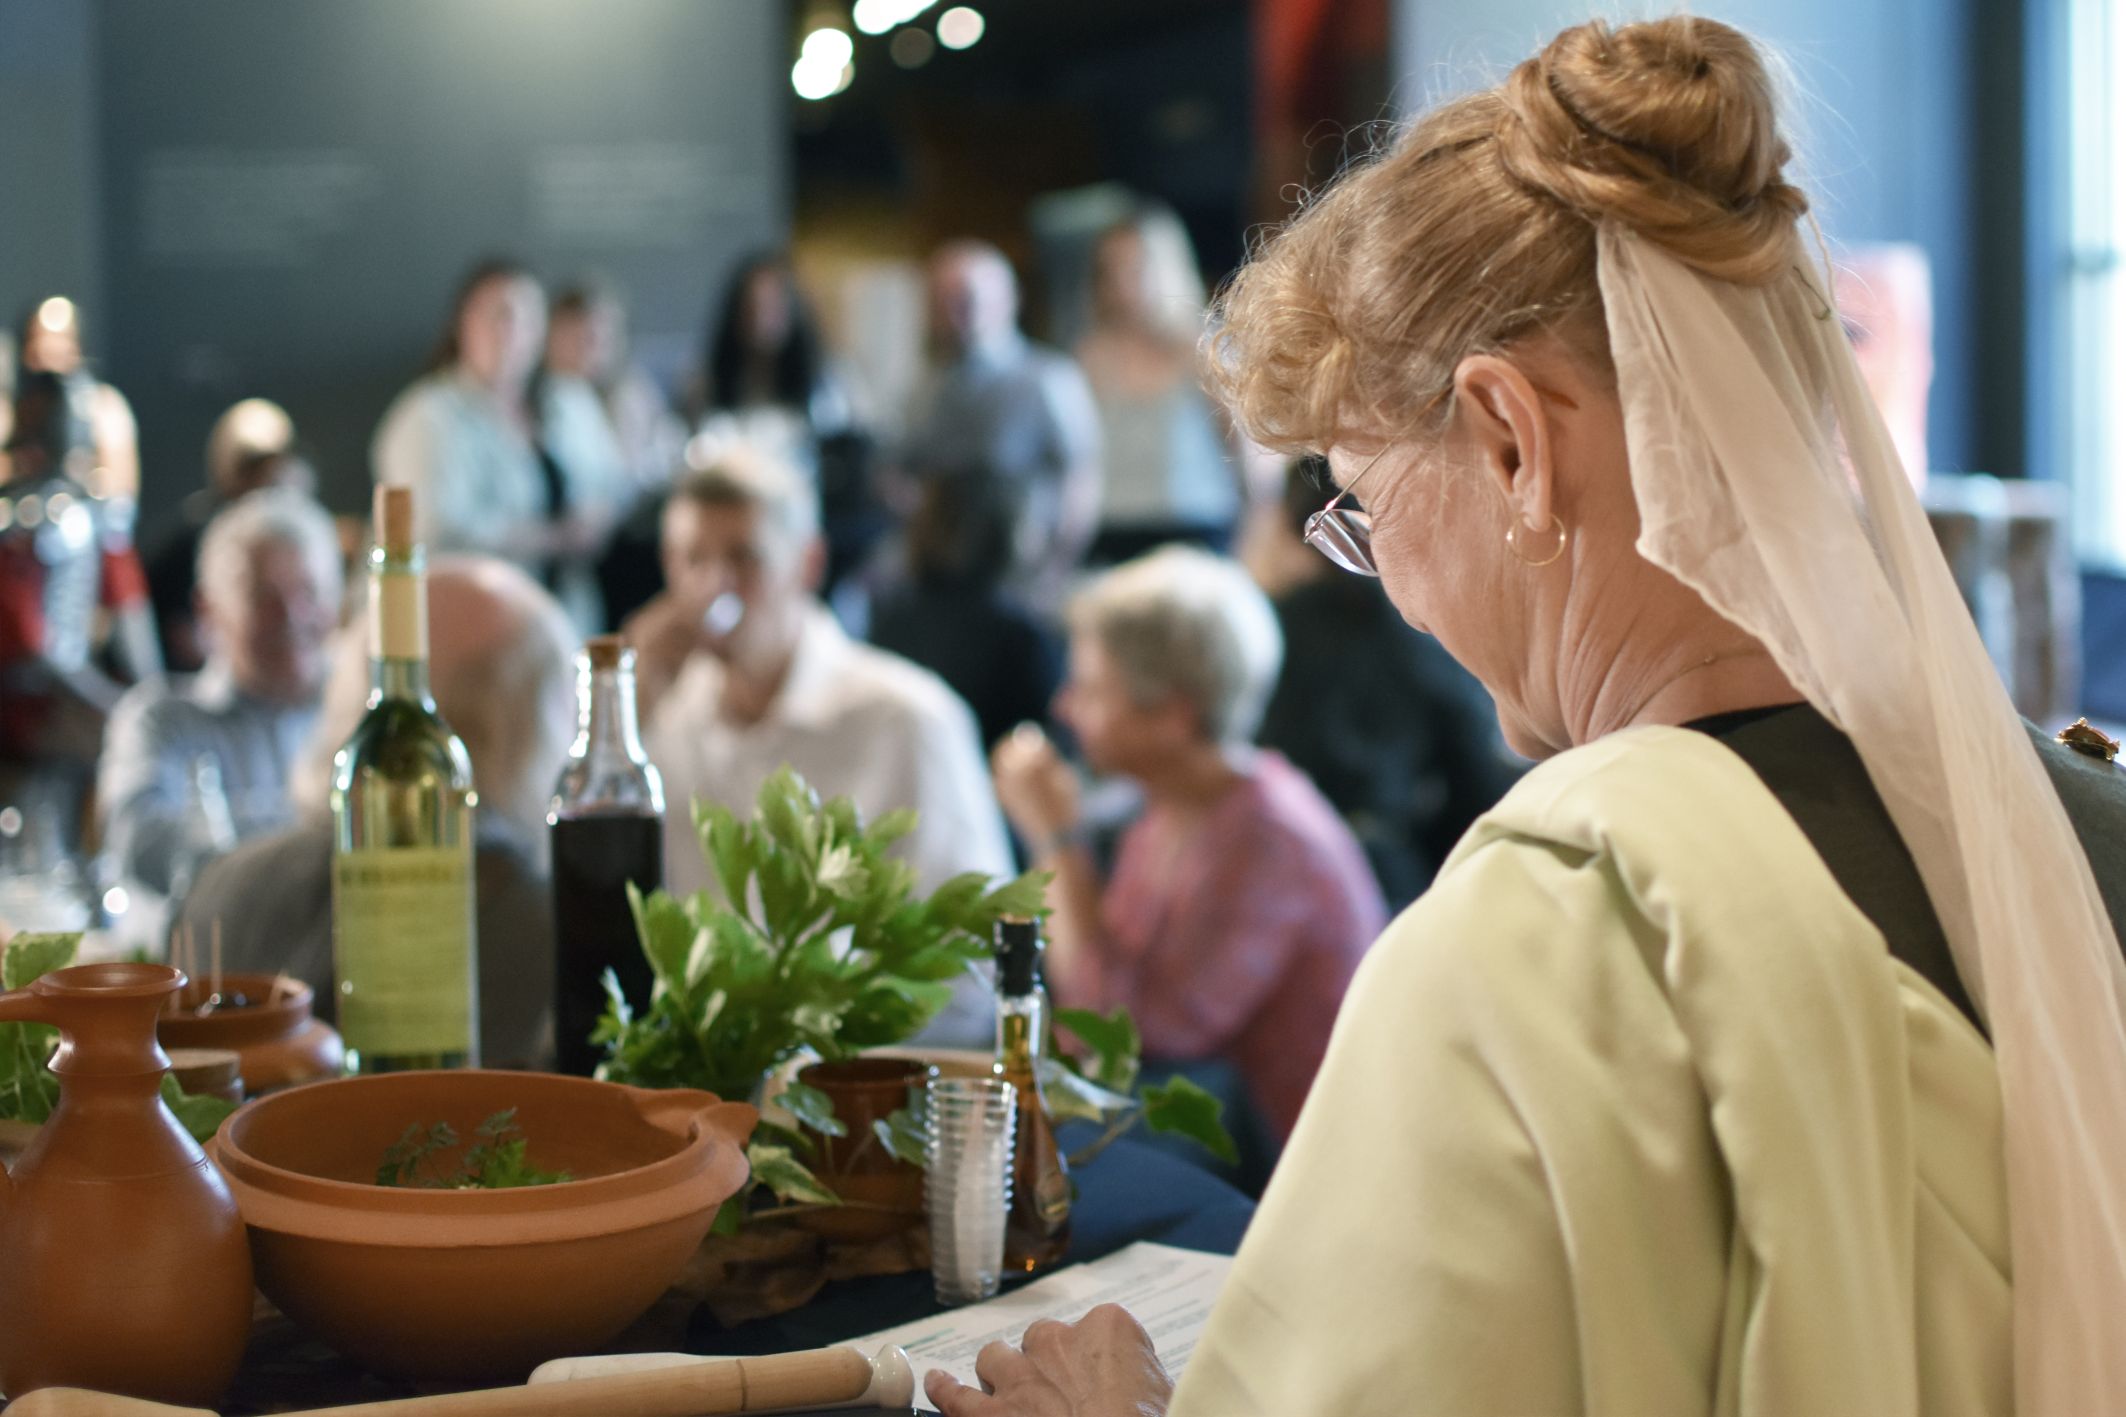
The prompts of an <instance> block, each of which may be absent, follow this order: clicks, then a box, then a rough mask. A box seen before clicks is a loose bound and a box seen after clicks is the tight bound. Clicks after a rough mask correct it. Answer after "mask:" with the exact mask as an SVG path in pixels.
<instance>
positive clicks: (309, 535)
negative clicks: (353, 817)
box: [96, 487, 341, 896]
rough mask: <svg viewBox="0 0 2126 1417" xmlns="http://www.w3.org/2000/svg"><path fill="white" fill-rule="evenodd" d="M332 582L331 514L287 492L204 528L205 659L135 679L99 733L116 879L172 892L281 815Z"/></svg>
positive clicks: (322, 647)
mask: <svg viewBox="0 0 2126 1417" xmlns="http://www.w3.org/2000/svg"><path fill="white" fill-rule="evenodd" d="M340 590H341V565H340V549H339V540H338V537H337V536H336V534H335V533H334V531H333V527H332V519H331V518H330V517H329V516H327V515H326V514H325V511H324V509H323V508H321V507H319V506H318V505H317V504H316V503H315V502H313V501H311V500H310V498H309V497H308V496H306V495H305V494H303V493H301V492H299V491H296V490H295V489H293V488H288V487H277V488H267V489H264V490H261V491H257V492H253V493H251V494H250V495H248V496H245V497H243V498H241V499H239V500H237V501H235V502H233V503H231V504H230V505H229V506H228V507H227V508H226V509H225V510H223V511H222V512H221V513H220V515H218V516H216V517H215V518H214V520H213V522H212V523H211V524H210V525H209V526H208V527H207V529H206V535H205V536H204V538H202V540H201V542H200V547H199V610H200V621H201V628H202V630H203V632H204V634H203V640H204V644H205V648H206V667H205V668H204V669H202V670H201V671H200V672H199V673H198V674H196V675H191V676H189V677H183V678H156V679H152V680H149V681H147V682H145V683H142V684H136V685H134V686H133V687H132V688H131V689H129V690H127V691H126V694H125V697H123V698H121V699H120V700H119V701H118V706H117V707H116V708H115V709H114V710H112V713H111V720H110V724H109V727H108V729H107V731H106V733H105V736H104V747H103V759H102V762H101V763H100V764H99V765H98V769H97V775H96V797H97V809H98V811H99V812H100V813H101V816H102V820H103V831H104V844H105V847H106V848H107V849H108V850H109V851H110V853H111V854H112V856H113V858H114V859H115V861H116V864H117V866H118V869H119V871H120V872H121V873H122V874H123V875H124V876H126V877H127V878H129V879H131V880H133V881H137V882H139V883H140V884H142V885H145V886H147V887H148V888H149V889H150V890H153V891H155V892H157V893H159V894H162V895H165V896H167V895H172V894H178V895H181V894H182V893H183V890H184V887H185V886H186V884H187V883H189V882H190V881H191V880H192V878H193V876H194V875H195V873H196V872H197V869H198V867H199V866H200V865H201V864H202V863H203V862H204V861H205V859H206V858H207V857H208V856H210V855H212V854H214V853H216V852H218V851H225V850H227V849H229V848H230V847H232V846H234V845H236V843H237V842H240V841H244V840H248V839H250V838H253V837H256V836H260V835H263V834H265V833H267V832H270V831H274V830H277V829H279V828H280V827H283V826H286V825H287V824H288V822H289V820H290V819H291V817H292V816H293V809H292V806H291V804H290V800H289V795H288V778H289V773H290V772H291V771H292V770H293V768H294V766H295V761H296V758H297V756H298V755H299V754H300V753H301V751H302V748H303V745H304V744H305V743H306V742H308V741H309V738H310V735H311V733H312V731H313V729H314V728H315V727H316V722H317V707H318V696H319V694H320V693H322V692H323V689H324V683H325V670H326V667H327V660H326V646H327V641H328V639H329V638H330V636H331V634H332V630H333V627H334V625H335V624H336V623H337V622H338V619H339V608H340Z"/></svg>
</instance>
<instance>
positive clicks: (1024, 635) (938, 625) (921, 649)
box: [871, 473, 1063, 745]
mask: <svg viewBox="0 0 2126 1417" xmlns="http://www.w3.org/2000/svg"><path fill="white" fill-rule="evenodd" d="M1015 522H1016V517H1015V513H1014V508H1013V497H1012V489H1011V488H1010V487H1008V486H1006V485H1005V484H1004V483H1002V482H1000V481H998V480H997V479H996V478H993V477H986V476H983V475H981V474H978V473H977V474H961V475H958V476H941V477H933V478H928V479H926V480H925V482H924V486H923V500H922V503H921V505H920V506H918V507H917V509H916V513H915V517H914V519H913V520H912V521H910V522H909V524H908V530H907V562H908V565H907V572H908V583H907V584H906V585H904V586H903V587H901V588H900V589H898V590H895V591H892V592H889V593H888V594H887V595H886V596H885V597H884V598H883V599H881V600H880V601H879V603H878V604H877V605H876V606H875V607H874V608H873V611H872V617H871V642H872V643H873V644H875V645H877V646H878V647H879V648H881V649H888V650H891V651H893V652H894V653H895V654H899V655H905V656H906V657H907V658H909V659H912V660H914V661H915V662H916V663H917V664H920V665H922V666H923V667H924V668H925V669H928V670H931V671H932V672H934V673H935V674H937V675H938V677H939V678H941V679H943V680H944V681H945V682H946V683H947V684H950V685H951V686H952V689H953V692H955V693H957V694H958V695H959V696H960V697H961V698H963V699H965V700H966V701H967V706H968V707H969V708H971V709H973V710H974V719H975V724H976V726H977V727H978V728H979V729H980V731H981V735H982V741H983V742H984V743H987V744H992V745H993V744H995V743H996V742H997V740H999V739H1000V738H1002V737H1003V736H1004V735H1005V734H1006V733H1009V732H1010V731H1011V730H1012V729H1013V728H1014V727H1015V726H1017V725H1018V724H1021V723H1037V722H1040V721H1042V720H1043V719H1046V718H1047V717H1048V706H1049V703H1050V701H1051V700H1053V699H1054V698H1055V696H1056V688H1057V686H1058V685H1059V684H1060V683H1061V682H1062V678H1063V654H1062V646H1061V644H1060V643H1059V641H1058V638H1057V636H1056V635H1055V633H1054V632H1053V631H1051V630H1050V629H1049V628H1048V626H1046V625H1045V624H1043V623H1042V622H1041V621H1040V620H1038V619H1036V618H1035V617H1034V616H1033V615H1032V613H1030V612H1029V611H1028V610H1027V609H1026V608H1025V607H1024V606H1023V605H1020V604H1019V603H1018V602H1017V601H1016V600H1014V599H1013V598H1012V597H1010V596H1009V595H1007V594H1006V593H1005V591H1004V589H1003V580H1004V573H1005V572H1006V571H1007V570H1008V569H1009V568H1010V566H1011V536H1012V527H1013V526H1014V525H1015Z"/></svg>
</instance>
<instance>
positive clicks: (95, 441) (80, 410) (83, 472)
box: [15, 295, 140, 502]
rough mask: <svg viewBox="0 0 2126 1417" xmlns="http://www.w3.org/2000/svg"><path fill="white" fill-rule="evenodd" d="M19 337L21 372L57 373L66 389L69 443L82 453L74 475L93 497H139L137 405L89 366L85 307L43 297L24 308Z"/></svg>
mask: <svg viewBox="0 0 2126 1417" xmlns="http://www.w3.org/2000/svg"><path fill="white" fill-rule="evenodd" d="M16 337H17V344H16V351H15V358H16V362H17V363H18V364H19V365H20V366H21V370H22V372H23V373H24V374H38V373H42V374H50V375H52V376H53V377H55V378H56V379H58V380H59V385H60V388H61V389H62V390H63V392H64V394H65V404H66V417H67V421H68V423H69V424H70V425H71V428H70V432H69V434H68V445H69V446H70V447H73V448H75V449H78V450H80V451H81V453H82V455H83V456H82V464H83V465H82V466H81V467H80V468H78V469H76V470H75V471H74V473H73V476H74V479H75V480H76V481H77V482H79V483H81V485H82V486H83V487H86V488H87V489H88V491H89V495H91V496H94V497H103V498H106V499H117V500H122V501H126V502H133V501H137V500H139V497H140V433H139V428H138V427H137V425H136V424H135V423H134V421H133V406H132V405H131V404H130V403H127V402H126V396H125V395H124V394H121V393H120V392H118V390H117V389H115V388H113V387H111V386H110V385H109V384H106V383H104V382H103V381H102V380H101V379H98V378H97V377H96V375H95V371H94V370H93V369H92V368H91V367H90V365H89V361H88V356H87V355H86V353H85V352H84V350H83V343H82V334H81V307H80V306H78V305H76V304H75V303H74V302H73V301H71V300H69V299H67V298H66V297H65V296H63V295H54V296H52V297H50V298H49V299H46V300H41V301H39V302H38V303H37V304H36V305H34V306H32V307H31V308H30V309H29V311H28V312H27V313H25V314H24V316H23V317H22V323H21V326H20V328H19V329H18V330H17V333H16Z"/></svg>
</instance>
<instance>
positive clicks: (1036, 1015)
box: [991, 918, 1070, 1274]
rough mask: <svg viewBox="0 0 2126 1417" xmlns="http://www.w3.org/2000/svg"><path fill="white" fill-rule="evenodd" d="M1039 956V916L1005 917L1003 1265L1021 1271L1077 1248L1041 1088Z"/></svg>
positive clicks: (1000, 954)
mask: <svg viewBox="0 0 2126 1417" xmlns="http://www.w3.org/2000/svg"><path fill="white" fill-rule="evenodd" d="M1040 960H1041V927H1040V926H1039V924H1037V923H1036V922H1034V921H1032V920H1024V919H1017V918H1012V919H1006V920H1003V921H1001V922H999V923H998V925H997V1056H996V1062H995V1064H994V1065H993V1067H992V1068H991V1071H992V1072H994V1073H995V1074H996V1076H998V1077H1000V1078H1003V1079H1005V1080H1006V1081H1008V1082H1010V1083H1011V1085H1012V1086H1013V1087H1015V1088H1017V1089H1018V1093H1019V1127H1018V1137H1017V1140H1016V1141H1015V1142H1014V1143H1013V1145H1012V1157H1011V1210H1010V1213H1009V1214H1008V1215H1007V1216H1006V1217H1005V1221H1004V1268H1005V1269H1006V1270H1010V1271H1016V1272H1018V1273H1021V1274H1030V1273H1032V1272H1033V1271H1035V1270H1038V1269H1045V1268H1047V1267H1048V1266H1050V1265H1052V1264H1055V1263H1056V1262H1057V1261H1058V1260H1060V1259H1062V1258H1063V1252H1064V1251H1065V1250H1067V1249H1069V1248H1070V1172H1069V1170H1068V1168H1067V1167H1066V1166H1065V1165H1064V1161H1063V1152H1062V1149H1061V1148H1060V1147H1058V1146H1057V1145H1056V1133H1055V1128H1054V1127H1053V1126H1052V1125H1051V1124H1050V1123H1049V1120H1048V1108H1047V1105H1046V1103H1045V1101H1044V1100H1043V1098H1042V1095H1041V1050H1042V1049H1043V1048H1044V1047H1046V1046H1047V1041H1048V1000H1047V996H1046V994H1044V993H1043V991H1042V989H1041V970H1040Z"/></svg>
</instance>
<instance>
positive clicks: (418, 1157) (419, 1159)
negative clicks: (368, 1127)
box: [376, 1107, 575, 1191]
mask: <svg viewBox="0 0 2126 1417" xmlns="http://www.w3.org/2000/svg"><path fill="white" fill-rule="evenodd" d="M473 1136H474V1138H475V1140H474V1142H473V1144H472V1145H471V1146H470V1147H468V1148H466V1151H465V1155H464V1156H462V1157H460V1158H459V1159H458V1164H457V1166H456V1167H454V1168H453V1169H451V1170H448V1171H444V1170H439V1169H438V1168H437V1161H436V1158H437V1157H438V1156H439V1155H440V1154H441V1153H443V1152H446V1151H449V1150H450V1149H451V1148H452V1147H455V1146H456V1145H457V1144H458V1132H457V1128H455V1127H453V1126H451V1125H450V1123H448V1122H433V1123H430V1124H429V1125H428V1126H425V1127H424V1126H422V1125H421V1124H420V1123H419V1122H415V1123H414V1124H413V1125H412V1126H409V1127H408V1128H407V1129H406V1131H405V1132H404V1134H402V1135H401V1136H400V1137H399V1139H398V1140H397V1141H396V1142H394V1143H393V1144H392V1145H391V1147H390V1148H389V1149H388V1150H386V1151H385V1153H384V1162H383V1164H382V1165H381V1166H379V1167H377V1169H376V1183H377V1184H378V1185H379V1186H425V1187H429V1188H431V1189H439V1190H453V1191H471V1190H481V1191H506V1190H514V1189H516V1188H517V1187H520V1186H551V1185H554V1184H555V1183H556V1182H560V1181H570V1180H574V1179H575V1178H574V1177H572V1176H571V1175H569V1173H568V1172H566V1171H542V1170H540V1169H539V1168H538V1167H536V1166H534V1165H532V1164H531V1162H530V1160H529V1159H528V1158H527V1157H526V1156H525V1154H524V1147H525V1139H524V1133H523V1132H522V1131H521V1130H520V1129H519V1128H518V1126H517V1109H516V1108H514V1107H508V1108H505V1109H503V1110H502V1111H500V1112H497V1113H495V1114H494V1115H493V1116H492V1117H489V1118H488V1119H487V1120H486V1121H484V1122H482V1123H480V1125H479V1126H478V1127H477V1128H475V1129H474V1131H473ZM424 1172H425V1173H426V1174H425V1175H424V1174H423V1173H424Z"/></svg>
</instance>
